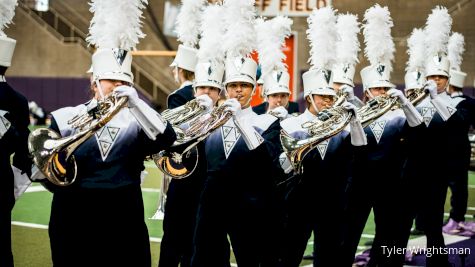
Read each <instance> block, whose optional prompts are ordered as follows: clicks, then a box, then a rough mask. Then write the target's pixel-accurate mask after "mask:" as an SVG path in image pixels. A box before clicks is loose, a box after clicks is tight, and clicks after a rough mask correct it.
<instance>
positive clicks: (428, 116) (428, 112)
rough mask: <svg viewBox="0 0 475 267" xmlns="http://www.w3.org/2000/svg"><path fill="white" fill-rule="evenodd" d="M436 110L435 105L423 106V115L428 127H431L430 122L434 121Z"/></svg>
mask: <svg viewBox="0 0 475 267" xmlns="http://www.w3.org/2000/svg"><path fill="white" fill-rule="evenodd" d="M435 112H436V109H435V108H434V107H422V108H421V115H422V118H423V119H424V123H425V125H426V126H427V127H429V124H430V122H431V121H432V118H433V117H434V114H435Z"/></svg>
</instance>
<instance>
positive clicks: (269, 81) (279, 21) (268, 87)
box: [256, 16, 293, 96]
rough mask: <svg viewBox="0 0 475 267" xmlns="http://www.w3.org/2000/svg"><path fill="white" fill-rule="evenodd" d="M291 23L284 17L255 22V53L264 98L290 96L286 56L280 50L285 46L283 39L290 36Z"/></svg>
mask: <svg viewBox="0 0 475 267" xmlns="http://www.w3.org/2000/svg"><path fill="white" fill-rule="evenodd" d="M292 23H293V21H292V20H291V19H289V18H287V17H284V16H277V17H275V18H273V19H271V20H265V19H264V18H260V19H258V20H256V32H257V52H258V53H259V64H260V65H261V77H262V78H261V79H263V81H264V87H263V88H264V94H265V95H266V96H268V95H271V94H276V93H286V94H290V90H289V82H290V75H289V73H288V71H287V66H286V64H285V63H284V60H285V58H286V56H285V54H284V52H283V51H282V49H283V48H284V46H285V38H287V37H288V36H289V35H290V27H291V25H292Z"/></svg>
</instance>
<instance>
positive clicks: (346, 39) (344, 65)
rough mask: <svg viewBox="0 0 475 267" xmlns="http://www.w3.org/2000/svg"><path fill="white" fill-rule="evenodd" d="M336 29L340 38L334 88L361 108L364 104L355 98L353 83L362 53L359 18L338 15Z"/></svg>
mask: <svg viewBox="0 0 475 267" xmlns="http://www.w3.org/2000/svg"><path fill="white" fill-rule="evenodd" d="M336 29H337V32H338V35H339V36H340V38H339V40H338V41H337V43H336V60H337V64H335V67H334V69H333V88H334V89H335V91H336V93H337V95H340V94H341V93H343V94H345V93H346V94H347V97H346V99H347V100H348V102H350V103H352V104H353V105H355V106H356V107H357V108H360V107H361V106H363V102H361V100H360V99H359V98H358V97H356V96H355V92H354V90H353V88H354V87H355V84H354V83H353V77H354V76H355V65H356V64H357V63H358V62H359V60H358V52H359V51H360V42H359V41H358V33H359V32H360V27H359V24H358V16H356V15H353V14H340V15H338V18H337V23H336ZM340 91H341V92H340Z"/></svg>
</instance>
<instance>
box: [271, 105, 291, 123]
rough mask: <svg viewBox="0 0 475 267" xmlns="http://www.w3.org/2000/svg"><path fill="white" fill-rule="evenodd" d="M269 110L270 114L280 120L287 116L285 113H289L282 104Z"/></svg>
mask: <svg viewBox="0 0 475 267" xmlns="http://www.w3.org/2000/svg"><path fill="white" fill-rule="evenodd" d="M271 112H272V115H274V116H276V117H277V118H279V119H280V120H283V119H285V118H287V115H289V112H288V111H287V109H286V108H284V107H283V106H279V107H276V108H274V109H273V110H271Z"/></svg>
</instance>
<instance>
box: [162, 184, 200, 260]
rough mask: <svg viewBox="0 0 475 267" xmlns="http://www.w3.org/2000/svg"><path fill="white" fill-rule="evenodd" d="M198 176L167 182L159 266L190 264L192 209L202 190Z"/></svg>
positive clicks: (194, 215) (193, 225) (192, 224)
mask: <svg viewBox="0 0 475 267" xmlns="http://www.w3.org/2000/svg"><path fill="white" fill-rule="evenodd" d="M200 179H201V178H200V177H196V176H190V177H187V178H185V179H183V180H175V179H172V180H171V182H170V185H169V188H168V192H167V202H166V204H165V217H164V219H163V237H162V243H161V245H160V260H159V263H158V266H160V267H178V265H179V264H180V266H181V267H187V266H190V263H191V253H192V250H193V232H194V228H195V222H196V213H197V210H198V202H199V197H200V195H201V191H202V190H203V182H202V181H200Z"/></svg>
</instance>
